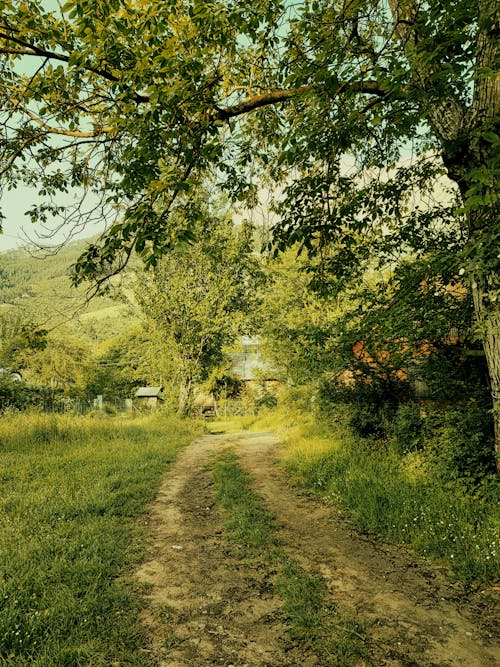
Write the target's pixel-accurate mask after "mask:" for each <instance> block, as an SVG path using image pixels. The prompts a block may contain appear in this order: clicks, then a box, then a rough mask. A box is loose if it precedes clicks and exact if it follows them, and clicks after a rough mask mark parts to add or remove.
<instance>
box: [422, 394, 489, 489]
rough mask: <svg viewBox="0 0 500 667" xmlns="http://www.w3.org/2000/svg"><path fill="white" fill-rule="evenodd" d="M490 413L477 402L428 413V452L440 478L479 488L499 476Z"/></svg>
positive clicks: (434, 409)
mask: <svg viewBox="0 0 500 667" xmlns="http://www.w3.org/2000/svg"><path fill="white" fill-rule="evenodd" d="M488 412H489V411H488V408H487V406H486V405H485V404H484V403H483V402H482V401H479V400H475V399H472V400H470V401H469V402H468V403H465V404H463V405H460V406H454V407H446V408H438V407H434V408H430V409H429V410H428V414H427V417H426V419H425V420H424V438H425V451H426V456H427V458H428V459H429V461H430V462H431V464H432V466H433V468H434V469H435V472H436V474H437V475H438V476H439V477H440V478H442V479H450V478H452V479H458V478H462V479H465V480H468V481H470V482H472V483H474V484H476V483H478V482H480V481H481V480H482V479H484V478H485V477H487V476H488V475H489V474H495V469H496V466H495V456H494V433H493V424H492V420H491V416H490V415H489V413H488Z"/></svg>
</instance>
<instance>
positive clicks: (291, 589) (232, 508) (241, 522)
mask: <svg viewBox="0 0 500 667" xmlns="http://www.w3.org/2000/svg"><path fill="white" fill-rule="evenodd" d="M213 479H214V484H215V495H216V499H217V501H218V503H219V505H220V506H221V507H222V508H223V509H224V510H225V511H226V513H227V517H228V518H227V522H226V525H225V535H226V538H227V540H228V542H229V543H230V544H232V545H233V549H234V551H235V552H236V553H237V554H238V555H239V556H240V557H242V558H244V559H250V561H252V562H253V563H254V564H256V565H261V566H262V567H267V568H269V566H272V568H273V570H276V571H277V574H276V577H275V582H274V588H275V591H276V593H277V594H278V595H279V597H281V599H282V601H283V610H284V612H285V614H286V616H287V621H288V629H289V636H290V640H291V642H293V643H296V644H299V645H300V646H302V647H303V648H304V649H305V650H308V651H311V652H313V653H314V654H315V655H316V657H317V659H318V660H319V663H318V664H321V665H322V666H323V667H351V666H352V665H358V666H359V665H362V664H364V663H362V662H360V659H361V658H362V657H363V656H364V654H365V649H364V640H363V635H362V632H363V629H362V627H361V625H360V623H359V622H358V621H357V620H356V619H355V618H354V617H353V616H351V615H350V614H347V613H345V612H343V611H341V610H339V609H338V608H336V607H335V606H334V605H333V604H332V602H331V601H329V600H328V599H327V595H326V591H325V587H324V582H323V580H322V578H321V577H320V576H318V575H315V574H311V573H310V572H307V571H306V570H305V569H304V568H303V567H302V566H301V565H300V564H299V563H298V562H297V561H296V560H294V559H293V558H290V557H289V556H288V555H287V554H286V553H285V551H284V550H283V549H282V548H281V546H280V540H279V538H278V537H277V535H276V532H277V530H278V526H277V524H276V521H275V519H274V517H273V516H272V515H271V514H270V513H269V511H268V510H267V509H266V507H265V506H264V505H263V503H262V501H261V500H260V498H259V497H258V496H257V495H256V494H255V492H254V491H253V490H252V488H251V484H250V478H249V475H248V474H247V473H246V471H245V470H243V469H242V468H241V466H240V465H239V464H238V460H237V457H236V456H235V455H234V453H232V452H231V451H226V452H224V453H223V454H221V455H220V456H219V457H217V459H216V460H215V464H214V469H213Z"/></svg>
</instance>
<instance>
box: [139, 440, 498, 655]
mask: <svg viewBox="0 0 500 667" xmlns="http://www.w3.org/2000/svg"><path fill="white" fill-rule="evenodd" d="M228 446H229V447H233V448H234V451H235V452H236V454H237V455H238V457H239V458H240V462H241V465H242V466H243V467H244V468H245V469H247V470H248V472H249V473H250V474H251V476H252V479H253V487H254V490H255V491H256V492H257V493H258V494H259V495H260V496H261V498H262V499H263V500H264V502H265V504H266V505H267V507H268V508H269V510H270V511H271V512H272V513H273V514H274V516H275V517H276V519H277V520H278V522H279V525H280V526H281V531H280V537H281V539H282V540H283V545H284V546H283V549H284V550H285V551H286V552H287V553H288V554H290V556H293V558H295V559H297V560H298V561H299V562H300V564H301V565H302V566H303V567H304V568H305V569H306V570H308V571H310V572H313V573H320V574H321V576H322V577H323V578H324V580H325V583H326V585H327V588H328V592H329V595H331V596H332V598H333V602H334V603H335V604H336V605H340V606H341V607H342V608H345V609H347V610H349V611H350V612H352V613H354V614H356V615H357V616H358V617H359V618H360V619H361V620H363V621H367V622H368V630H367V638H366V644H367V649H368V650H367V652H368V658H367V659H365V660H364V661H360V662H359V663H358V665H359V666H361V665H372V666H374V667H379V666H382V665H384V666H390V667H445V666H446V667H451V666H457V667H458V666H460V667H462V666H463V667H493V665H496V664H500V652H499V650H498V645H495V643H494V640H493V638H492V629H491V628H492V619H491V608H490V611H488V610H487V608H486V606H485V605H484V604H483V602H482V600H483V597H482V596H481V594H479V593H477V594H475V595H474V596H472V595H468V596H467V595H465V592H464V591H463V589H462V588H461V587H460V586H457V585H452V584H450V583H448V582H446V581H445V579H444V578H443V576H442V575H441V573H440V571H439V570H438V569H434V568H430V567H429V566H425V565H424V564H423V563H422V562H419V561H418V560H417V559H416V558H415V556H412V555H411V554H410V553H408V552H406V551H405V550H403V549H398V548H396V547H392V546H390V545H387V544H385V543H384V542H382V541H381V540H377V539H375V538H373V537H371V536H366V535H362V534H360V533H359V532H358V531H357V530H356V529H355V528H354V527H353V525H352V524H351V523H350V522H349V521H348V520H347V519H345V518H344V517H343V516H342V515H341V513H340V512H339V511H336V510H335V509H332V508H331V507H326V506H324V505H322V504H321V503H319V502H318V501H316V500H314V499H312V498H310V497H306V496H305V495H301V494H300V491H299V490H297V489H294V488H293V487H291V486H290V484H289V483H288V482H287V480H286V478H285V474H284V473H283V471H282V470H280V468H279V467H277V466H276V465H275V464H274V461H275V459H276V456H277V451H278V447H279V445H278V443H277V442H276V440H275V439H274V438H273V437H272V435H270V434H266V433H253V434H249V433H245V434H243V433H241V434H237V435H210V436H204V437H202V438H200V439H198V440H196V441H195V442H193V443H192V445H190V446H189V447H188V448H187V449H186V450H184V451H183V453H182V454H181V455H180V457H179V459H178V460H177V463H176V464H175V466H174V468H173V469H172V470H171V471H170V473H169V474H168V476H167V477H166V479H165V481H164V483H163V485H162V488H161V490H160V493H159V495H158V498H157V500H156V502H155V503H154V505H153V507H152V512H151V518H150V527H151V531H152V539H151V546H150V552H149V558H148V559H147V562H145V563H144V564H143V566H142V567H141V568H140V570H139V571H138V573H137V577H138V578H139V580H140V581H141V582H142V583H148V584H149V585H150V589H149V594H148V608H147V610H146V611H145V612H144V614H143V622H144V624H145V626H146V628H147V631H148V634H149V637H150V641H151V649H150V650H151V653H152V655H153V656H154V659H155V660H156V662H157V664H158V665H159V667H167V666H168V667H209V666H214V665H223V666H225V667H230V666H231V665H232V666H233V667H287V666H288V667H292V666H293V665H301V666H302V667H313V666H314V665H316V666H317V667H321V664H320V661H319V659H318V658H317V656H316V655H315V654H314V652H313V651H311V650H308V649H307V647H293V646H292V647H291V648H290V645H289V643H288V645H287V641H286V640H287V632H286V630H287V628H286V617H285V615H284V613H283V612H282V610H281V602H280V600H279V598H277V597H275V596H274V595H273V585H272V582H273V576H274V574H275V573H274V572H273V571H272V570H270V569H269V568H257V567H255V566H254V565H252V563H251V562H250V563H248V562H245V560H244V559H243V560H242V559H239V558H236V557H235V556H234V555H232V554H231V553H230V552H228V550H227V548H226V544H225V541H224V536H223V525H224V517H223V516H221V514H220V513H219V511H218V509H217V507H216V505H215V502H214V499H213V493H212V483H211V476H210V472H209V470H207V467H206V466H207V464H208V463H209V462H210V460H211V457H212V456H213V455H214V454H215V453H216V452H218V451H220V450H222V449H225V448H227V447H228Z"/></svg>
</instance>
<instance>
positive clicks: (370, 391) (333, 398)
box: [318, 377, 410, 438]
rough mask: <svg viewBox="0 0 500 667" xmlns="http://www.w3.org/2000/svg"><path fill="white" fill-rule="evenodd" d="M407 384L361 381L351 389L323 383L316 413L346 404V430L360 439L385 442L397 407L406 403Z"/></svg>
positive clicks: (408, 390)
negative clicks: (347, 420)
mask: <svg viewBox="0 0 500 667" xmlns="http://www.w3.org/2000/svg"><path fill="white" fill-rule="evenodd" d="M409 392H410V388H409V385H408V383H407V382H402V381H400V380H398V379H397V378H394V377H389V378H387V377H378V378H368V377H366V378H363V379H360V380H358V381H357V382H356V383H355V384H354V385H353V386H347V385H345V384H341V383H335V384H334V383H331V382H324V383H323V384H322V385H321V387H320V389H319V393H318V401H319V406H320V409H323V410H324V411H325V412H328V411H330V410H331V406H332V404H333V405H337V404H342V403H347V404H348V405H349V406H350V410H351V418H350V426H351V427H352V428H353V429H354V431H355V432H356V433H357V434H358V435H360V436H362V437H364V438H367V437H375V438H385V437H387V435H388V432H389V429H390V424H391V421H392V419H393V417H394V415H395V413H396V410H397V408H398V406H399V405H400V403H402V402H403V401H405V400H408V397H409Z"/></svg>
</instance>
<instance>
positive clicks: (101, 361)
mask: <svg viewBox="0 0 500 667" xmlns="http://www.w3.org/2000/svg"><path fill="white" fill-rule="evenodd" d="M153 333H154V332H151V331H146V330H145V329H144V328H143V327H141V326H137V325H136V326H134V327H131V328H130V329H129V330H128V331H126V332H124V333H123V334H121V335H120V336H117V337H115V338H110V339H109V340H108V341H106V342H105V343H103V344H102V345H101V346H100V347H99V348H98V349H97V350H96V351H95V357H94V360H93V364H92V367H91V370H90V372H89V374H88V376H87V378H86V387H85V391H86V393H87V395H88V396H96V395H98V394H101V395H103V396H104V397H105V398H106V399H108V400H113V399H118V398H131V397H132V395H133V393H134V390H135V389H137V388H138V387H141V386H162V385H163V384H164V378H166V377H167V373H168V369H165V367H164V364H162V359H161V358H158V347H159V341H157V340H155V338H154V335H153Z"/></svg>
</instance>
